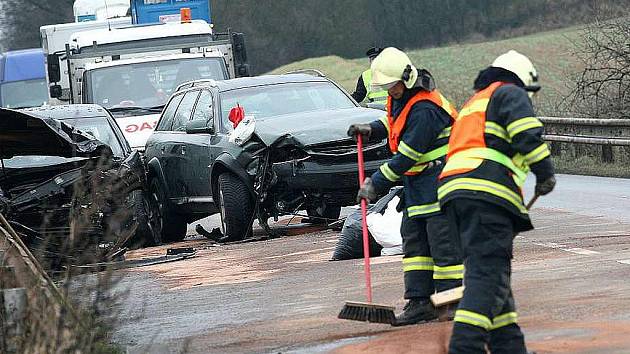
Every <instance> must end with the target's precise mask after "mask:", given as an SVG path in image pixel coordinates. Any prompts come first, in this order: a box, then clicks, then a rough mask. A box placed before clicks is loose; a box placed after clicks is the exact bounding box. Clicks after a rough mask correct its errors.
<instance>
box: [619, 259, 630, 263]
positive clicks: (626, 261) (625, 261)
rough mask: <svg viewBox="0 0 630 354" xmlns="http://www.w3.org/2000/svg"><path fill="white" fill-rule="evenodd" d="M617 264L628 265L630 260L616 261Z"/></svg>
mask: <svg viewBox="0 0 630 354" xmlns="http://www.w3.org/2000/svg"><path fill="white" fill-rule="evenodd" d="M617 263H621V264H630V259H624V260H622V261H617Z"/></svg>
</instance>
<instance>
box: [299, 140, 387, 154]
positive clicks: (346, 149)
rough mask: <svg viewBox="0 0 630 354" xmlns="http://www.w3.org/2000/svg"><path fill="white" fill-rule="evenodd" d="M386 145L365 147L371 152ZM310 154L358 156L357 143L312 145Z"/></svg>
mask: <svg viewBox="0 0 630 354" xmlns="http://www.w3.org/2000/svg"><path fill="white" fill-rule="evenodd" d="M383 144H384V142H383V141H377V142H370V143H366V144H364V146H363V149H364V150H370V149H373V148H377V147H380V146H382V145H383ZM309 152H310V153H311V154H315V155H345V154H356V152H357V143H356V142H354V141H353V140H350V139H348V140H342V141H333V142H329V143H323V144H317V145H312V146H310V147H309Z"/></svg>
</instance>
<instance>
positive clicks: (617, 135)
mask: <svg viewBox="0 0 630 354" xmlns="http://www.w3.org/2000/svg"><path fill="white" fill-rule="evenodd" d="M539 119H540V121H541V122H543V123H544V124H545V135H543V138H544V139H545V140H547V141H549V142H558V143H574V144H591V145H604V146H606V145H608V146H630V119H590V118H557V117H540V118H539Z"/></svg>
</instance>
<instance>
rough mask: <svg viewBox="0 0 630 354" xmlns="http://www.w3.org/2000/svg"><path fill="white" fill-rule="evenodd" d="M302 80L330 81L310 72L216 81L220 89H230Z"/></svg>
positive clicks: (299, 81)
mask: <svg viewBox="0 0 630 354" xmlns="http://www.w3.org/2000/svg"><path fill="white" fill-rule="evenodd" d="M301 82H330V81H329V80H328V79H327V78H325V77H319V76H313V75H308V74H284V75H262V76H254V77H241V78H237V79H230V80H222V81H216V84H215V85H216V87H217V88H218V89H219V91H230V90H236V89H240V88H245V87H255V86H266V85H277V84H285V83H301Z"/></svg>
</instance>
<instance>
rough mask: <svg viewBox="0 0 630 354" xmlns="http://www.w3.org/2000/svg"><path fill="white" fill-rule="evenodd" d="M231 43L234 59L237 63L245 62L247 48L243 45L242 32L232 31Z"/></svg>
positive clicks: (243, 36) (243, 37)
mask: <svg viewBox="0 0 630 354" xmlns="http://www.w3.org/2000/svg"><path fill="white" fill-rule="evenodd" d="M232 45H233V49H234V60H235V61H236V62H237V63H246V62H247V49H246V47H245V35H244V34H243V33H238V32H234V33H232Z"/></svg>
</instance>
